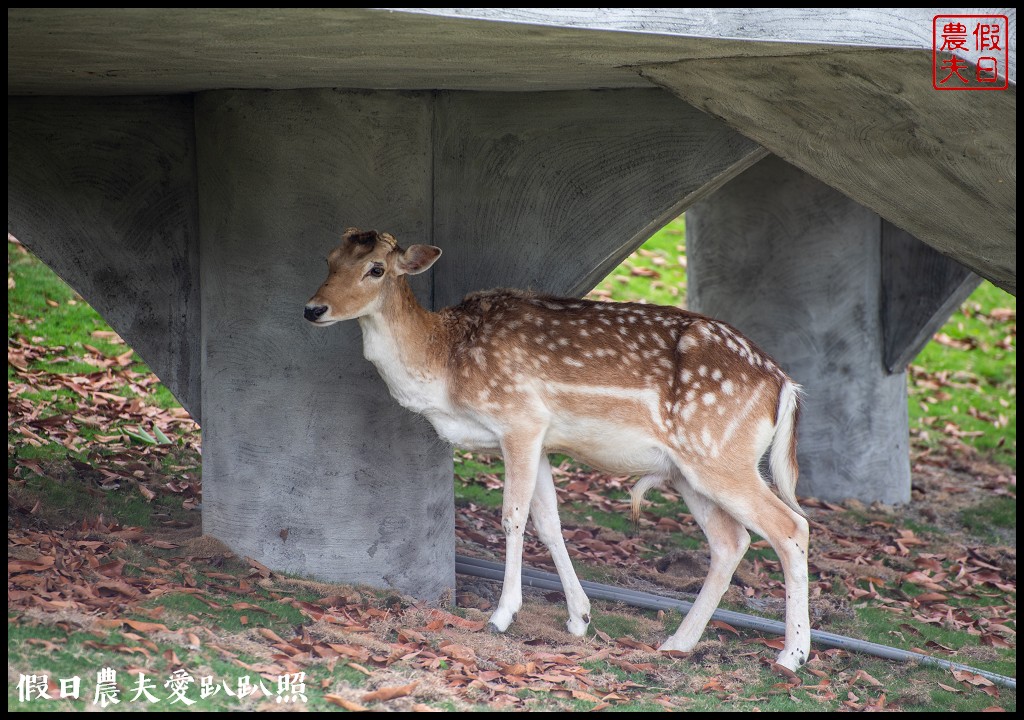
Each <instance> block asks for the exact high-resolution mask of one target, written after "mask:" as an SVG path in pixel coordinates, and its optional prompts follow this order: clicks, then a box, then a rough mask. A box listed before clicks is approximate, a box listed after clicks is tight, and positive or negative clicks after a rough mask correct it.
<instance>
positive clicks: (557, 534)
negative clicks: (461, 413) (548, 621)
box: [530, 455, 590, 636]
mask: <svg viewBox="0 0 1024 720" xmlns="http://www.w3.org/2000/svg"><path fill="white" fill-rule="evenodd" d="M530 517H532V518H533V527H534V529H535V530H536V531H537V537H539V538H540V541H541V542H542V543H544V544H545V545H546V546H547V548H548V552H550V553H551V559H552V560H554V562H555V568H556V569H557V570H558V579H559V580H561V581H562V590H563V592H565V604H566V606H567V607H568V609H569V621H568V622H567V623H566V627H567V628H568V630H569V632H570V633H572V634H573V635H577V636H583V635H585V634H586V632H587V626H589V625H590V599H589V598H588V597H587V594H586V593H585V592H584V591H583V586H582V585H580V581H579V578H577V577H576V571H575V570H574V569H573V567H572V561H571V560H570V559H569V551H568V550H566V548H565V539H564V538H563V537H562V523H561V521H560V520H559V519H558V496H557V494H556V493H555V482H554V480H552V479H551V463H549V462H548V458H547V456H546V455H542V456H541V458H540V465H539V469H538V472H537V487H536V489H535V490H534V491H533V503H532V504H531V506H530Z"/></svg>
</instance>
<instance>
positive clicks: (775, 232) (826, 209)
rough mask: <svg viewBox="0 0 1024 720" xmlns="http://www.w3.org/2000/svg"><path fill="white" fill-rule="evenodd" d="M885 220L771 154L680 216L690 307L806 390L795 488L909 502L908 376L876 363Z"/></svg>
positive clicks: (803, 491) (828, 494)
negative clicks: (720, 323) (744, 339)
mask: <svg viewBox="0 0 1024 720" xmlns="http://www.w3.org/2000/svg"><path fill="white" fill-rule="evenodd" d="M881 234H882V220H881V218H879V217H878V215H876V214H875V213H874V212H872V211H871V210H869V209H868V208H865V207H863V206H861V205H859V204H857V203H855V202H854V201H852V200H850V199H849V198H847V197H845V196H844V195H842V194H841V193H840V192H838V191H836V190H834V189H832V188H830V187H828V186H827V185H825V184H824V183H821V182H819V181H817V180H815V179H814V178H812V177H810V176H809V175H807V174H806V173H804V172H802V171H800V170H799V169H797V168H795V167H793V166H791V165H788V164H787V163H785V162H784V161H782V160H780V159H778V158H774V157H770V158H768V159H766V160H763V161H761V162H760V163H758V164H757V165H755V166H754V167H752V168H751V169H750V170H748V171H747V172H745V173H743V174H742V175H740V176H739V177H738V178H736V179H735V180H733V181H732V182H730V183H729V184H728V185H726V186H725V187H724V188H722V189H721V190H719V191H718V192H717V193H716V194H715V195H714V196H713V197H711V198H710V199H708V200H705V201H702V202H700V203H698V204H697V205H695V206H694V207H693V208H692V209H691V210H690V212H689V213H687V216H686V246H687V267H688V268H689V270H690V271H691V273H692V274H691V275H690V280H689V286H688V300H689V306H690V308H691V309H693V310H696V311H697V312H703V313H707V314H709V315H713V316H714V317H717V318H720V319H722V320H725V321H727V322H729V323H732V324H733V325H735V326H736V327H737V328H739V329H740V330H742V331H743V332H744V333H746V334H747V335H748V336H750V337H751V338H752V339H753V340H754V342H756V343H757V344H758V345H760V346H761V347H762V348H763V349H764V350H766V351H768V353H770V354H771V355H772V356H773V357H774V358H775V359H776V360H778V362H779V363H780V364H781V365H782V366H783V367H784V368H785V369H786V371H787V372H788V373H789V374H790V376H791V377H793V379H794V380H796V381H797V382H798V383H800V384H801V385H803V386H804V389H805V390H806V397H805V402H804V405H803V410H804V411H803V413H802V415H801V419H800V435H799V445H798V451H799V459H800V484H799V493H800V494H801V495H813V496H816V497H820V498H824V499H827V500H839V499H843V498H848V497H853V498H857V499H860V500H862V501H865V502H873V501H875V500H881V501H882V502H886V503H903V502H907V501H909V500H910V457H909V447H908V445H909V434H908V433H909V431H908V421H907V391H906V382H907V381H906V375H905V373H903V372H897V373H893V374H890V373H889V372H888V371H887V370H886V368H885V367H884V365H883V361H882V358H883V352H884V345H883V330H882V323H881V299H882V289H881V277H882V269H881V267H880V264H881V258H882V253H881V243H882V237H881Z"/></svg>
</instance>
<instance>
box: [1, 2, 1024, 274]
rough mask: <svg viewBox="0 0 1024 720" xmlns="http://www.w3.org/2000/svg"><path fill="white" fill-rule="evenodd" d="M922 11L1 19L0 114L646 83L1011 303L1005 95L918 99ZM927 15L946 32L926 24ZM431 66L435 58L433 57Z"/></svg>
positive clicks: (331, 12) (225, 12)
mask: <svg viewBox="0 0 1024 720" xmlns="http://www.w3.org/2000/svg"><path fill="white" fill-rule="evenodd" d="M940 11H941V10H939V9H933V8H878V9H849V8H847V9H843V8H831V9H820V8H818V9H811V10H808V9H799V8H796V9H787V8H766V9H760V8H759V9H753V8H726V9H709V8H537V9H531V8H411V9H410V8H406V9H401V10H398V11H392V10H383V9H377V10H372V9H346V8H335V9H305V8H286V9H239V10H232V9H174V8H171V9H52V8H45V9H44V8H38V9H36V8H21V9H17V8H16V9H9V10H8V75H7V77H8V85H7V86H8V94H50V95H53V94H85V95H91V94H98V95H104V94H118V95H123V94H152V93H188V92H194V91H197V90H208V89H218V88H270V89H291V88H301V87H348V88H374V89H462V90H501V91H532V90H563V89H584V88H588V89H593V88H624V87H640V86H643V85H649V83H651V82H654V83H657V84H660V85H662V86H664V87H667V88H669V89H671V90H672V91H673V92H675V93H676V94H678V95H679V96H680V97H682V98H683V99H685V100H687V101H688V102H690V103H692V104H693V105H695V106H697V107H699V108H701V109H702V110H704V111H706V112H708V113H710V114H711V115H713V116H715V117H718V118H721V119H723V120H725V121H726V122H727V123H728V124H730V125H731V126H732V127H733V128H735V129H737V130H739V131H740V132H741V133H744V134H745V135H747V136H748V137H750V138H752V139H754V140H755V141H757V142H759V143H760V144H762V145H764V146H765V147H767V148H768V149H769V150H771V151H772V152H773V153H775V154H777V155H779V156H780V157H783V158H784V159H786V160H787V161H789V162H791V163H793V164H795V165H797V166H798V167H801V168H802V169H804V170H805V171H806V172H808V173H810V174H811V175H813V176H815V177H817V178H818V179H820V180H822V181H824V182H826V183H827V184H829V185H831V186H833V187H836V188H838V189H840V190H842V191H843V192H844V193H846V194H847V195H849V196H850V197H852V198H854V199H855V200H857V201H858V202H860V203H862V204H864V205H867V206H868V207H870V208H872V209H873V210H875V211H876V212H878V213H879V214H880V215H881V216H882V217H884V218H886V219H887V220H889V221H890V222H892V223H894V224H895V225H897V226H898V227H901V228H903V229H905V230H907V231H908V232H910V233H911V234H913V235H914V236H915V237H917V238H919V239H920V240H922V241H924V242H926V243H927V244H929V245H932V246H933V247H935V248H936V249H938V250H939V251H940V252H942V253H943V254H946V255H949V256H950V257H953V258H954V259H956V260H957V261H958V262H960V263H962V264H964V265H966V266H968V267H969V268H971V269H972V270H974V271H975V272H977V273H979V274H980V275H982V276H983V277H986V278H988V279H990V280H992V281H993V282H995V283H996V284H998V285H1000V286H1001V287H1003V288H1006V289H1008V290H1010V291H1011V292H1016V17H1017V15H1016V10H1015V9H1014V8H959V9H957V12H958V13H962V14H968V13H976V14H1003V15H1006V16H1007V17H1008V18H1009V37H1008V38H1007V43H1008V48H1009V55H1010V61H1009V67H1008V69H1007V72H1006V74H1007V76H1008V77H1009V79H1010V81H1011V87H1010V89H1009V90H1007V91H1005V92H981V93H978V92H937V91H935V90H933V89H932V86H931V76H932V66H931V63H932V51H931V50H932V36H931V34H932V16H933V15H935V14H936V13H937V12H940ZM941 12H949V10H948V9H947V10H944V11H941ZM439 48H443V52H439Z"/></svg>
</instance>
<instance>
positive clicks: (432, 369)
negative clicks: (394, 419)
mask: <svg viewBox="0 0 1024 720" xmlns="http://www.w3.org/2000/svg"><path fill="white" fill-rule="evenodd" d="M387 282H388V285H387V286H386V287H385V288H383V290H382V291H381V297H380V301H379V303H378V305H377V307H376V309H375V310H374V311H373V312H371V313H369V314H367V315H363V316H362V317H360V318H359V326H360V328H361V329H362V331H363V355H364V356H365V357H366V359H367V360H369V361H370V362H372V363H373V364H374V365H375V366H376V368H377V371H378V372H379V373H380V374H381V377H383V378H384V382H386V383H387V385H388V389H389V390H390V391H391V394H392V396H394V398H395V399H396V400H398V402H399V403H401V404H402V405H403V406H405V407H407V408H409V409H410V410H413V411H415V412H423V411H425V410H427V409H428V408H429V407H430V406H432V405H433V404H434V400H433V396H434V395H435V394H436V392H435V386H437V385H438V384H439V383H441V382H442V378H441V372H440V371H441V368H442V365H443V363H442V362H441V357H442V348H441V345H442V343H441V340H442V338H443V332H442V322H441V318H440V316H439V315H438V314H437V313H433V312H430V311H429V310H427V309H426V308H424V307H423V306H422V305H420V303H419V301H418V300H417V299H416V296H415V295H413V292H412V288H410V287H409V283H408V281H407V280H406V279H405V278H404V277H398V278H394V279H389V280H388V281H387Z"/></svg>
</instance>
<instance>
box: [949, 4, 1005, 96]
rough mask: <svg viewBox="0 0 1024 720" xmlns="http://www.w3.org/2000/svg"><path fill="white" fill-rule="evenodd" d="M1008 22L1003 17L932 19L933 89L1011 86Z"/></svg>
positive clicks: (963, 16) (997, 88) (985, 88)
mask: <svg viewBox="0 0 1024 720" xmlns="http://www.w3.org/2000/svg"><path fill="white" fill-rule="evenodd" d="M1009 29H1010V28H1009V20H1008V19H1007V17H1006V16H1005V15H936V16H935V17H934V18H932V87H934V88H935V89H936V90H1005V89H1006V88H1008V87H1009V86H1010V81H1009V76H1008V74H1007V69H1008V68H1007V65H1008V63H1009V60H1010V49H1009V37H1008V33H1009Z"/></svg>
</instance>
